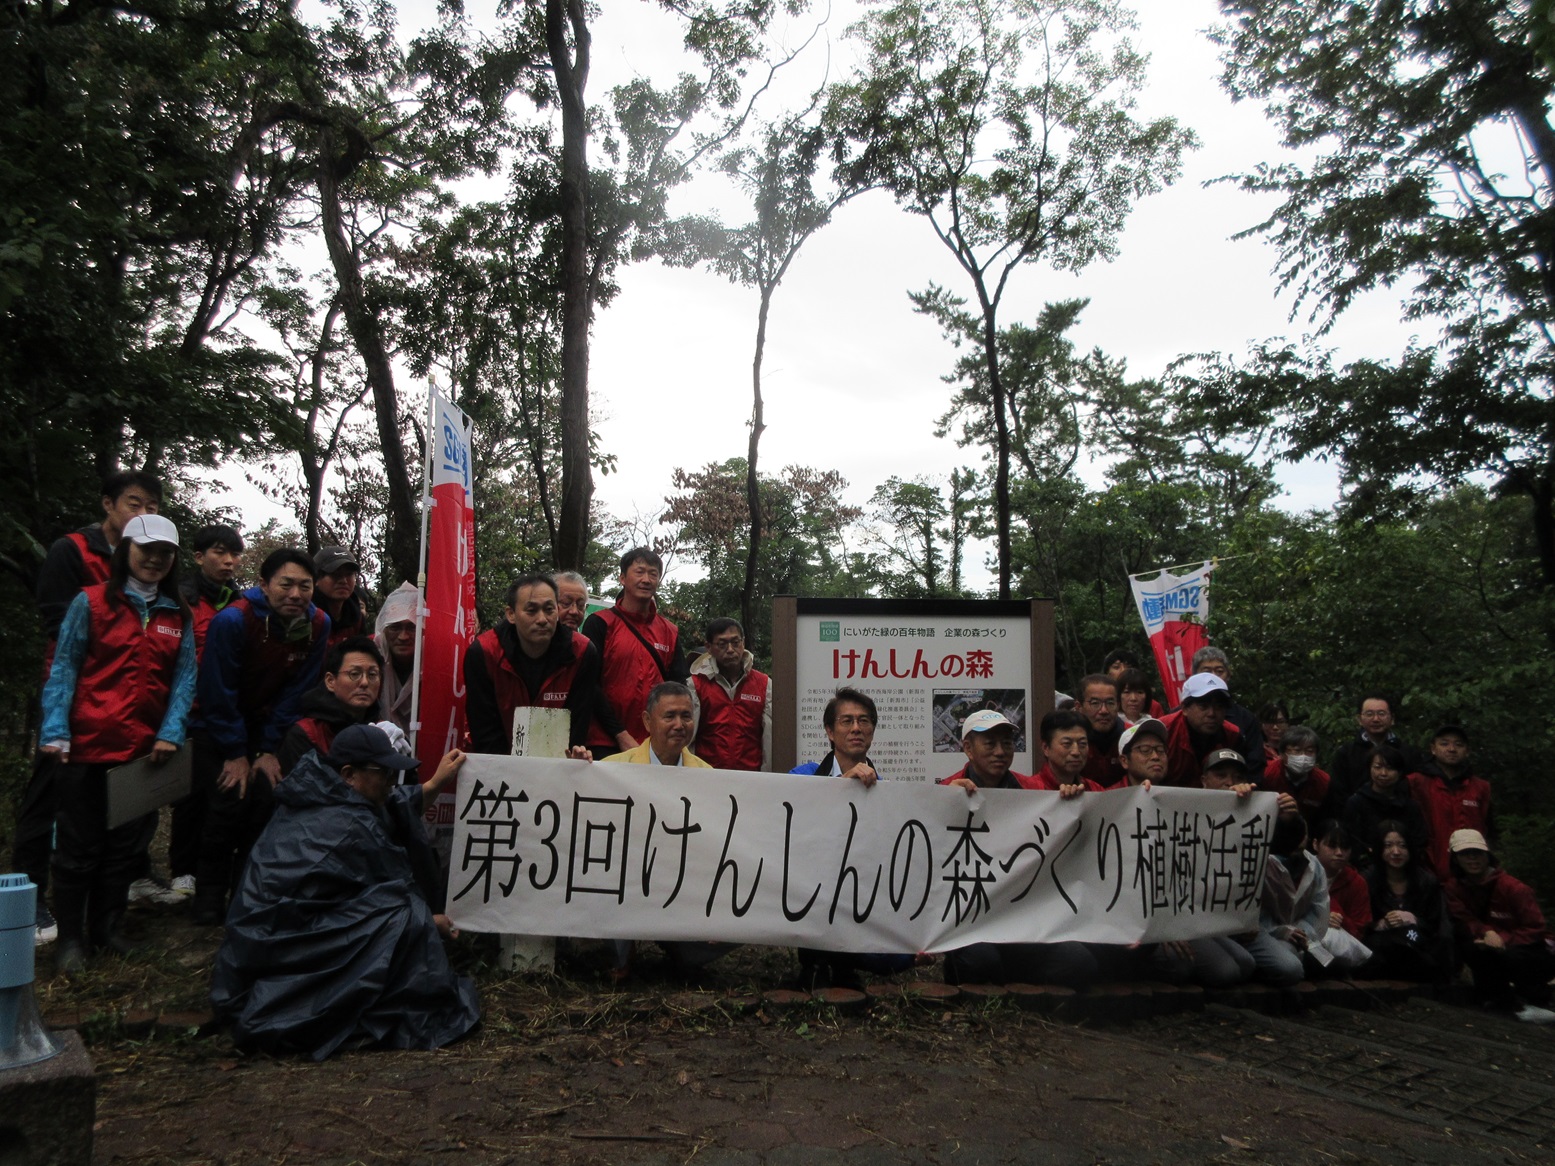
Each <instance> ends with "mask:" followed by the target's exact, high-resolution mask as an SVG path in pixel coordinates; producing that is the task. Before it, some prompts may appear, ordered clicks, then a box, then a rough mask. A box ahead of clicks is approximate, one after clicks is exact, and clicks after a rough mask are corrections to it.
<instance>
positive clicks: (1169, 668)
mask: <svg viewBox="0 0 1555 1166" xmlns="http://www.w3.org/2000/svg"><path fill="white" fill-rule="evenodd" d="M1214 569H1215V566H1214V564H1213V563H1205V564H1204V565H1203V566H1201V567H1198V568H1196V569H1194V570H1192V571H1189V572H1188V573H1187V574H1186V575H1173V574H1172V573H1171V572H1170V571H1164V570H1163V571H1161V572H1160V574H1158V575H1157V576H1156V577H1155V578H1154V579H1151V580H1150V581H1149V582H1142V581H1141V579H1142V577H1141V576H1140V575H1130V576H1129V578H1128V581H1129V585H1130V586H1131V587H1132V588H1133V589H1134V602H1135V603H1136V604H1137V605H1138V606H1139V618H1140V619H1141V620H1143V621H1144V624H1145V634H1146V635H1148V636H1149V637H1150V647H1151V648H1152V649H1154V651H1155V666H1156V668H1157V669H1158V670H1159V671H1160V673H1161V683H1162V685H1164V686H1165V689H1166V691H1165V693H1164V694H1163V695H1162V701H1161V703H1162V704H1164V705H1165V706H1166V707H1167V708H1172V707H1173V706H1175V705H1176V704H1177V698H1178V692H1179V690H1180V689H1181V688H1182V683H1183V681H1185V680H1187V679H1188V669H1189V668H1191V667H1192V666H1193V654H1194V653H1195V652H1197V651H1198V650H1199V649H1200V648H1202V647H1204V646H1205V645H1206V644H1208V643H1209V633H1208V632H1207V631H1205V627H1204V625H1205V624H1206V623H1207V622H1208V621H1209V575H1210V572H1211V571H1213V570H1214ZM1150 573H1151V572H1149V571H1146V572H1144V574H1146V575H1148V574H1150Z"/></svg>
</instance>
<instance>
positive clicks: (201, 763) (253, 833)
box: [190, 733, 275, 902]
mask: <svg viewBox="0 0 1555 1166" xmlns="http://www.w3.org/2000/svg"><path fill="white" fill-rule="evenodd" d="M193 762H194V773H193V779H194V786H195V789H196V792H194V793H191V794H190V797H199V796H202V795H203V797H204V798H205V823H204V827H203V829H202V830H201V833H200V862H199V870H198V871H197V872H196V874H195V888H194V890H195V894H196V896H198V897H199V898H200V899H202V900H204V901H207V902H214V901H216V900H221V901H223V902H225V900H226V896H227V892H228V891H229V890H231V889H232V888H233V887H235V886H236V885H237V881H238V879H239V878H241V877H242V873H243V864H244V863H246V862H247V861H248V852H249V851H250V850H252V849H253V846H254V842H255V841H256V840H257V839H258V838H259V834H260V831H262V830H263V829H264V828H265V823H266V822H268V821H269V820H270V814H271V812H272V811H273V809H274V807H275V795H274V791H273V790H272V789H271V787H270V780H269V778H267V777H265V776H264V775H263V774H261V773H259V772H258V771H251V772H250V774H249V779H248V788H247V789H246V790H245V791H244V792H243V793H242V794H239V793H238V790H237V787H235V786H234V787H233V788H232V789H222V788H221V769H222V766H223V764H225V763H224V761H223V760H222V756H221V751H220V750H219V749H218V748H217V747H216V744H215V742H213V741H212V740H211V739H210V738H209V737H207V736H205V735H204V734H203V733H202V734H197V735H196V736H195V738H194V758H193Z"/></svg>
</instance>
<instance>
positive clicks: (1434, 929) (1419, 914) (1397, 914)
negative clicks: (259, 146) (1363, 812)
mask: <svg viewBox="0 0 1555 1166" xmlns="http://www.w3.org/2000/svg"><path fill="white" fill-rule="evenodd" d="M1375 846H1376V851H1375V853H1376V855H1377V860H1378V861H1377V865H1376V866H1374V867H1372V868H1371V870H1370V871H1369V872H1368V873H1367V876H1366V882H1367V885H1368V886H1369V887H1370V888H1371V918H1372V923H1371V931H1370V932H1369V933H1368V935H1367V937H1366V943H1367V946H1369V947H1370V948H1371V950H1372V951H1373V952H1374V953H1375V955H1376V964H1375V965H1374V966H1375V968H1376V969H1377V971H1379V972H1380V973H1381V974H1382V975H1383V976H1385V977H1387V978H1390V979H1397V980H1418V981H1422V982H1432V981H1441V980H1445V979H1447V977H1448V976H1449V975H1451V974H1452V970H1453V960H1452V934H1451V931H1450V930H1449V928H1448V923H1447V911H1446V908H1445V906H1444V903H1443V900H1442V887H1441V884H1440V883H1439V882H1437V881H1436V876H1435V875H1434V874H1432V873H1431V872H1430V870H1428V869H1427V868H1426V866H1425V863H1424V862H1422V861H1421V860H1420V855H1421V852H1420V850H1419V849H1418V848H1417V847H1414V846H1412V845H1411V844H1410V841H1409V830H1408V827H1407V826H1406V825H1405V824H1404V823H1403V822H1400V821H1397V820H1393V819H1388V820H1385V821H1383V822H1381V823H1379V824H1378V826H1377V836H1376V842H1375Z"/></svg>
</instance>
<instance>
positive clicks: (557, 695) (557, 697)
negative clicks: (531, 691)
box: [540, 692, 567, 704]
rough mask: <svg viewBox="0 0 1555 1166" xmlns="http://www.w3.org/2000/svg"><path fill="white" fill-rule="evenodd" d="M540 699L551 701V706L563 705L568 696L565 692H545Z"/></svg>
mask: <svg viewBox="0 0 1555 1166" xmlns="http://www.w3.org/2000/svg"><path fill="white" fill-rule="evenodd" d="M540 699H541V700H543V701H549V702H550V703H551V704H561V703H562V702H563V701H565V700H566V699H567V694H566V693H565V692H545V693H541V694H540Z"/></svg>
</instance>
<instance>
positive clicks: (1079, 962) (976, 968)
mask: <svg viewBox="0 0 1555 1166" xmlns="http://www.w3.org/2000/svg"><path fill="white" fill-rule="evenodd" d="M1100 972H1101V969H1100V965H1099V963H1098V962H1097V957H1096V953H1095V952H1093V951H1092V950H1091V946H1090V945H1088V944H1084V943H974V944H971V945H970V946H968V947H961V948H957V949H956V950H955V951H951V952H946V953H945V983H947V984H1011V983H1016V984H1061V985H1063V986H1064V987H1066V988H1087V987H1089V986H1090V985H1091V984H1093V983H1095V982H1096V979H1097V978H1098V976H1099V975H1100Z"/></svg>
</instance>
